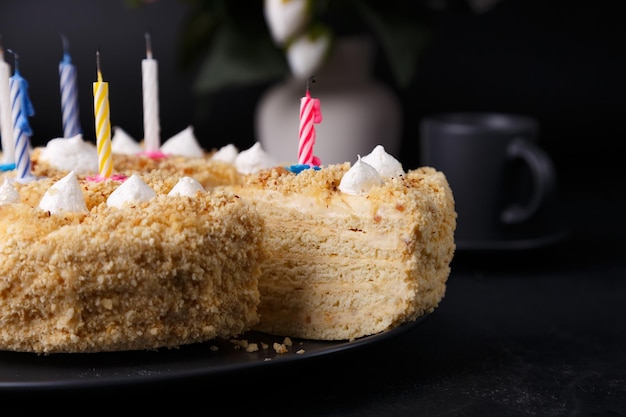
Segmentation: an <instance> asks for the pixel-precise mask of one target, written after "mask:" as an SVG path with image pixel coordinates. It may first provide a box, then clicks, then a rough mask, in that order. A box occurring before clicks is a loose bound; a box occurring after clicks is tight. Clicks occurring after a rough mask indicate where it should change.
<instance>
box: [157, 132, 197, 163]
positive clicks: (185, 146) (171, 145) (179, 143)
mask: <svg viewBox="0 0 626 417" xmlns="http://www.w3.org/2000/svg"><path fill="white" fill-rule="evenodd" d="M161 152H163V153H164V154H169V155H176V156H185V157H187V158H201V157H203V156H204V150H203V149H202V147H201V146H200V144H199V143H198V139H196V136H195V134H194V133H193V127H192V126H187V127H186V128H185V129H183V130H181V131H180V132H178V133H177V134H175V135H174V136H172V137H171V138H169V139H168V140H166V141H165V142H164V143H163V144H162V145H161Z"/></svg>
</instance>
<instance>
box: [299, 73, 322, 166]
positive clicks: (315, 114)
mask: <svg viewBox="0 0 626 417" xmlns="http://www.w3.org/2000/svg"><path fill="white" fill-rule="evenodd" d="M309 81H313V82H314V81H315V80H314V79H313V77H311V78H310V79H309ZM321 121H322V111H321V107H320V101H319V99H316V98H312V97H311V93H310V91H309V83H308V82H307V87H306V95H305V96H304V97H302V98H301V99H300V130H299V133H300V135H299V137H300V143H299V144H298V163H300V164H303V165H310V166H319V165H320V163H321V162H320V159H319V158H318V157H317V156H315V155H313V147H314V146H315V139H316V135H315V126H314V124H315V123H319V122H321Z"/></svg>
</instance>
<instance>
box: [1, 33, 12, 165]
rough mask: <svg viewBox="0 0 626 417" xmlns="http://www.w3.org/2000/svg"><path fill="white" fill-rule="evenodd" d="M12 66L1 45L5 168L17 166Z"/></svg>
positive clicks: (2, 162) (3, 162) (2, 125)
mask: <svg viewBox="0 0 626 417" xmlns="http://www.w3.org/2000/svg"><path fill="white" fill-rule="evenodd" d="M10 74H11V67H10V65H9V64H8V63H7V62H6V61H5V60H4V49H3V48H2V45H0V138H2V160H1V161H0V163H1V164H2V165H3V166H7V167H9V166H10V167H11V169H12V168H13V166H14V165H15V145H14V143H13V117H12V116H11V95H10V92H9V77H10Z"/></svg>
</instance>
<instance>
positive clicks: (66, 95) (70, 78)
mask: <svg viewBox="0 0 626 417" xmlns="http://www.w3.org/2000/svg"><path fill="white" fill-rule="evenodd" d="M62 39H63V59H62V60H61V62H60V63H59V83H60V87H61V113H62V116H63V137H65V138H72V137H74V136H76V135H78V134H81V133H82V129H81V127H80V121H79V115H78V87H77V86H76V67H75V66H74V65H72V58H71V57H70V54H69V46H68V42H67V39H66V38H65V36H63V37H62Z"/></svg>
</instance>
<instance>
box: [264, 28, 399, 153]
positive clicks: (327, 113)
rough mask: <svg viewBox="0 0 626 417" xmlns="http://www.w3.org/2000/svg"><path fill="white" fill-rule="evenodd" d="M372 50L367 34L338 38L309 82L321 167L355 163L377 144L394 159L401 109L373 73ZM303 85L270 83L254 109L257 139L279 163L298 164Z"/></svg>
mask: <svg viewBox="0 0 626 417" xmlns="http://www.w3.org/2000/svg"><path fill="white" fill-rule="evenodd" d="M373 52H374V48H373V43H372V41H371V40H370V39H369V38H364V37H354V38H352V37H351V38H341V39H338V40H337V42H336V43H335V46H334V49H333V53H332V54H331V56H330V59H329V60H328V62H327V63H326V64H325V65H324V67H323V68H322V69H321V70H320V71H319V73H317V74H315V82H314V83H312V84H311V85H310V94H311V97H314V98H318V99H319V100H320V105H321V112H322V121H321V122H320V123H319V124H315V129H316V134H317V139H316V142H315V147H314V150H313V153H314V155H316V156H318V157H319V158H320V160H321V163H322V165H328V164H333V163H342V162H346V161H349V162H354V161H356V160H357V155H361V156H363V155H366V154H368V153H370V152H371V151H372V149H374V147H375V146H376V145H379V144H380V145H383V146H384V148H385V150H386V151H387V152H388V153H390V154H391V155H393V156H396V157H398V153H399V151H400V146H401V129H402V117H403V115H402V108H401V106H400V102H399V99H398V98H397V96H396V95H395V93H394V92H393V91H392V90H391V89H390V88H389V87H387V86H386V85H384V84H382V83H380V82H378V81H377V80H375V79H374V78H373V77H372V71H373ZM306 84H307V81H306V80H302V79H296V78H290V79H287V80H284V81H282V82H279V83H277V84H275V85H273V86H271V87H270V88H268V89H267V90H266V91H265V92H264V93H263V94H262V95H261V97H260V99H259V102H258V104H257V107H256V110H255V133H256V136H257V140H258V141H259V142H260V143H261V145H262V146H263V149H265V150H266V151H267V152H268V153H270V154H271V155H273V156H274V157H275V158H277V159H278V160H279V161H280V162H282V163H288V164H293V163H297V162H298V142H299V138H298V130H299V125H300V119H299V112H300V98H301V97H303V96H304V95H305V93H306Z"/></svg>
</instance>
